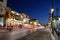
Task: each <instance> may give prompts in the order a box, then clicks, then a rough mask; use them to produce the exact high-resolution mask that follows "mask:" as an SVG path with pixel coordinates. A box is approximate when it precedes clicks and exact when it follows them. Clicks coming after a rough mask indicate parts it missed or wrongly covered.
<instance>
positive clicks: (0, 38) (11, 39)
mask: <svg viewBox="0 0 60 40" xmlns="http://www.w3.org/2000/svg"><path fill="white" fill-rule="evenodd" d="M27 31H28V29H22V30H18V31H17V30H15V31H4V30H3V31H2V30H1V31H0V40H16V39H18V38H21V37H23V36H25V35H27V34H28V33H27Z"/></svg>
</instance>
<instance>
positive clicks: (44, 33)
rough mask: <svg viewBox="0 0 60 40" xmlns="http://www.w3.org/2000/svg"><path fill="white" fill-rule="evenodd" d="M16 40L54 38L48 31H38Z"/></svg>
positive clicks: (45, 39) (46, 39) (47, 39)
mask: <svg viewBox="0 0 60 40" xmlns="http://www.w3.org/2000/svg"><path fill="white" fill-rule="evenodd" d="M17 40H54V38H53V36H52V35H51V33H50V32H49V31H48V30H38V31H36V32H34V33H32V34H29V35H27V36H24V37H22V38H19V39H17Z"/></svg>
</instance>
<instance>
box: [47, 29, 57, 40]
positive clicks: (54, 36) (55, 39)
mask: <svg viewBox="0 0 60 40" xmlns="http://www.w3.org/2000/svg"><path fill="white" fill-rule="evenodd" d="M47 30H48V31H49V32H50V35H51V38H52V40H58V36H57V34H56V32H55V33H54V35H53V34H52V33H51V29H47Z"/></svg>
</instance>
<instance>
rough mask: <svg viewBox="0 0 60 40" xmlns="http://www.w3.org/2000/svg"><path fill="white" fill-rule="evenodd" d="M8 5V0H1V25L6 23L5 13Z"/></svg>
mask: <svg viewBox="0 0 60 40" xmlns="http://www.w3.org/2000/svg"><path fill="white" fill-rule="evenodd" d="M6 6H7V0H0V25H1V26H3V25H4V21H5V20H4V15H5V7H6Z"/></svg>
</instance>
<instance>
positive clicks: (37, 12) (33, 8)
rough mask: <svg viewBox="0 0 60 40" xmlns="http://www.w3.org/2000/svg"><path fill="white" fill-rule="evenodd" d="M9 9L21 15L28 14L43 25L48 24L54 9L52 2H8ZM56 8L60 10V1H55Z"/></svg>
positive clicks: (26, 0) (36, 0)
mask: <svg viewBox="0 0 60 40" xmlns="http://www.w3.org/2000/svg"><path fill="white" fill-rule="evenodd" d="M7 6H8V7H10V8H11V9H12V10H14V11H17V12H19V13H27V14H28V15H29V16H30V17H31V19H32V18H33V19H38V20H39V22H40V23H41V24H46V23H47V22H48V17H49V16H50V13H49V9H50V8H51V7H52V1H51V0H8V5H7ZM54 8H55V11H56V8H58V9H59V12H58V13H60V0H54ZM59 15H60V14H59Z"/></svg>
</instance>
